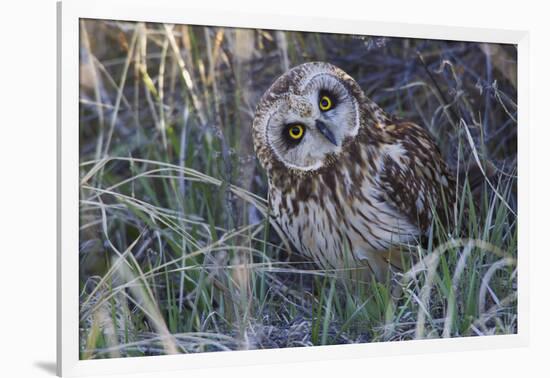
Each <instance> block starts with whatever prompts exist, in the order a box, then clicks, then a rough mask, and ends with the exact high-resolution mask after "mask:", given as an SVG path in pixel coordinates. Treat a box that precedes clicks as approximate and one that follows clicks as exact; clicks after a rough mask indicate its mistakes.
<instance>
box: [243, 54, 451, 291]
mask: <svg viewBox="0 0 550 378" xmlns="http://www.w3.org/2000/svg"><path fill="white" fill-rule="evenodd" d="M325 97H326V98H325ZM325 108H326V110H325ZM253 132H254V144H255V150H256V153H257V156H258V158H259V160H260V162H261V164H262V166H263V167H264V168H265V169H266V171H267V175H268V178H269V204H270V210H271V213H272V216H273V217H274V218H275V219H276V220H277V222H278V224H279V225H280V227H281V229H282V230H283V231H284V232H285V234H286V235H287V236H288V238H289V240H290V241H291V242H292V243H293V244H294V246H295V247H296V248H297V249H298V250H299V251H300V252H301V253H302V254H304V255H306V256H308V257H310V258H312V259H313V260H314V261H316V262H317V263H318V264H319V265H320V266H321V267H323V268H335V269H343V268H349V267H356V268H357V267H359V268H360V267H365V268H367V269H368V271H370V273H374V274H375V276H376V278H377V279H379V280H382V279H384V277H385V274H386V272H387V269H388V252H389V251H392V250H394V249H395V248H394V247H395V246H396V245H398V244H401V243H410V242H414V241H415V240H417V239H418V238H419V237H420V236H422V235H423V234H425V233H426V232H427V231H428V230H429V227H430V226H431V224H432V220H433V218H434V217H433V214H435V213H437V214H438V216H439V217H438V218H439V219H441V220H443V222H445V223H448V220H449V217H450V216H451V214H452V211H451V210H452V206H453V203H454V200H455V184H454V179H453V177H452V175H450V174H449V171H448V169H447V167H446V164H445V162H444V160H443V158H442V156H441V153H440V152H439V149H438V148H437V146H436V145H435V143H434V141H433V140H432V138H431V136H430V135H429V133H428V132H427V131H426V130H424V129H423V128H422V127H420V126H418V125H415V124H413V123H410V122H406V121H401V120H398V119H396V118H393V117H390V116H388V115H387V114H386V113H385V112H384V111H382V110H381V109H380V108H379V107H378V106H377V105H376V104H375V103H374V102H372V101H371V100H370V99H368V98H367V97H366V96H365V95H364V93H363V91H362V90H361V88H360V87H359V85H358V84H357V83H356V82H355V81H354V80H353V79H352V78H351V77H350V76H349V75H347V74H346V73H345V72H343V71H342V70H340V69H339V68H337V67H335V66H333V65H330V64H328V63H321V62H314V63H305V64H302V65H300V66H297V67H295V68H293V69H291V70H290V71H288V72H287V73H285V74H284V75H283V76H281V77H280V78H278V79H277V80H276V81H275V82H274V84H273V85H272V86H271V88H270V89H269V90H267V92H266V93H265V94H264V96H263V98H262V99H261V101H260V103H259V105H258V107H257V110H256V116H255V119H254V125H253ZM300 132H301V133H300ZM298 137H299V138H298Z"/></svg>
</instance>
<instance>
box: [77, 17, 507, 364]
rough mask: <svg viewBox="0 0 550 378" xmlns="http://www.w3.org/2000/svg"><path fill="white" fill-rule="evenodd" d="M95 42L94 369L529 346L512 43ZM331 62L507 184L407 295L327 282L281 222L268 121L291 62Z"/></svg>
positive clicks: (90, 115)
mask: <svg viewBox="0 0 550 378" xmlns="http://www.w3.org/2000/svg"><path fill="white" fill-rule="evenodd" d="M81 30H82V33H81V38H82V39H81V47H82V48H81V51H82V52H81V63H80V64H81V93H80V98H81V107H80V125H79V127H80V162H81V164H80V177H81V182H80V183H79V185H80V251H79V254H80V255H79V256H80V339H81V342H80V356H81V358H83V359H88V358H109V357H120V356H144V355H159V354H166V353H195V352H206V351H220V350H239V349H255V348H274V347H295V346H310V345H330V344H341V343H355V342H380V341H392V340H411V339H418V338H437V337H458V336H481V335H492V334H509V333H515V332H516V331H517V309H516V306H517V298H516V293H517V272H516V257H517V216H516V214H515V213H516V212H517V210H516V209H517V205H516V202H517V201H516V187H517V177H516V168H515V167H516V163H515V156H516V143H515V137H516V124H515V120H514V114H515V112H516V108H517V106H516V105H515V84H514V78H513V77H509V75H508V76H506V75H505V74H504V72H508V71H504V70H503V71H502V72H501V71H499V70H498V69H497V68H495V67H497V62H499V60H500V61H501V62H500V63H499V64H511V65H514V64H515V50H514V48H513V46H497V47H498V49H497V47H494V48H495V49H497V50H495V51H496V52H495V53H494V54H492V55H490V56H489V55H487V54H485V53H483V51H484V50H483V49H482V48H481V47H480V46H479V45H477V44H468V43H460V42H444V41H421V40H400V39H387V38H368V37H348V36H333V35H327V34H308V33H298V32H281V33H276V32H272V31H255V30H250V31H245V30H240V31H236V30H234V29H222V28H203V27H180V26H175V27H169V26H164V25H160V24H136V23H120V22H113V21H94V20H84V21H82V24H81ZM495 46H496V45H495ZM417 50H418V51H420V52H421V53H422V54H423V56H424V57H425V59H426V61H427V64H428V65H429V69H430V70H432V72H433V75H434V76H435V80H437V81H438V83H439V86H440V87H441V88H442V90H443V92H442V93H443V96H442V94H441V93H438V91H437V89H436V88H435V87H434V82H433V81H431V80H430V78H429V77H427V76H426V73H425V70H424V68H423V66H422V65H420V64H418V62H417V61H416V60H415V56H416V51H417ZM316 59H323V60H328V61H331V62H333V63H335V64H337V65H339V66H341V67H342V68H344V69H345V70H346V71H348V72H349V73H350V74H352V76H354V77H356V78H357V80H358V81H359V83H360V84H361V85H362V87H363V88H364V89H365V91H366V93H367V94H368V95H369V96H371V97H372V98H373V99H374V100H375V101H377V102H378V103H379V104H380V105H382V106H383V107H384V108H385V109H387V110H389V111H390V112H393V113H395V114H397V115H400V116H403V117H406V118H409V119H412V120H414V121H416V122H418V123H420V124H423V125H425V126H426V127H428V128H429V129H430V131H431V132H432V134H433V135H434V136H435V137H436V139H437V141H438V145H439V146H440V147H441V149H442V153H443V154H444V156H445V157H446V158H447V160H448V162H449V163H450V164H451V165H452V166H453V167H455V166H457V165H459V166H461V167H464V166H466V165H467V164H474V165H476V164H477V163H476V160H477V161H479V163H480V164H485V163H486V162H488V161H490V162H492V163H493V164H494V165H495V166H496V167H498V173H497V174H496V175H495V177H494V179H493V180H492V182H493V184H492V187H490V186H488V185H484V186H482V187H481V192H480V193H477V192H476V193H472V191H471V190H470V188H469V186H468V185H464V187H463V189H458V190H459V193H458V194H459V195H458V197H459V198H460V200H459V201H458V203H457V206H456V209H454V208H452V206H450V209H449V211H450V214H451V215H452V216H453V217H455V218H456V219H457V220H458V224H457V226H456V228H455V229H453V230H446V229H443V228H442V227H441V226H440V224H441V223H440V222H438V221H437V220H436V221H435V222H434V225H433V227H432V232H431V233H430V235H429V236H428V237H427V240H425V241H423V242H422V243H419V244H418V245H416V244H415V245H410V246H403V247H402V248H403V249H404V250H410V251H411V253H410V255H411V256H414V257H412V258H411V257H406V258H405V261H404V265H405V269H404V271H403V272H395V274H394V275H393V276H392V282H391V283H389V284H380V283H374V282H373V283H370V284H361V285H357V284H354V283H352V282H350V281H349V280H346V279H341V278H337V276H338V274H336V273H335V272H331V271H322V270H320V269H318V268H317V267H315V266H313V265H312V264H311V263H309V262H307V261H304V260H303V259H300V258H299V257H297V256H296V255H295V253H292V252H291V250H290V248H289V246H288V244H287V243H286V242H285V240H284V236H283V235H280V233H279V232H278V230H277V227H276V225H275V224H270V222H269V221H268V218H267V213H266V211H267V210H266V200H265V193H266V178H265V174H264V173H263V172H262V170H261V169H260V168H259V166H258V164H257V162H256V159H255V157H254V154H253V150H252V143H251V135H250V127H251V119H252V114H253V110H254V106H255V103H256V101H257V100H258V98H259V96H260V95H261V94H262V93H263V91H264V90H265V89H267V87H268V86H269V85H270V83H271V82H272V80H273V79H274V78H275V77H276V76H277V75H279V74H280V73H282V72H283V70H284V69H285V65H286V63H285V62H287V61H288V64H289V65H290V66H293V65H295V64H298V63H301V62H303V61H309V60H316ZM442 61H447V62H449V63H448V65H447V66H446V67H447V68H441V62H442ZM503 62H504V63H503ZM493 64H494V67H493V66H491V65H493ZM449 65H450V68H449ZM487 65H489V66H490V67H492V69H491V70H488V71H487V69H486V68H487ZM440 68H441V70H439V69H440ZM493 82H494V83H496V84H495V85H492V84H493ZM480 93H481V94H480ZM446 96H447V97H449V98H448V99H445V98H442V97H446ZM447 102H450V103H453V107H452V109H454V110H453V111H454V113H456V114H457V115H458V116H459V117H460V122H459V121H458V120H454V119H453V114H452V113H450V112H449V110H448V107H446V103H447ZM471 162H473V163H471ZM461 183H462V182H461ZM464 183H466V184H467V182H466V181H464ZM465 209H468V211H465Z"/></svg>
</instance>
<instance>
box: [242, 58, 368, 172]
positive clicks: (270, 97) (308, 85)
mask: <svg viewBox="0 0 550 378" xmlns="http://www.w3.org/2000/svg"><path fill="white" fill-rule="evenodd" d="M364 102H365V96H364V94H363V91H362V90H361V88H360V87H359V85H358V84H357V83H356V82H355V80H353V79H352V78H351V77H350V76H349V75H348V74H346V73H345V72H344V71H342V70H341V69H340V68H338V67H336V66H334V65H332V64H329V63H323V62H311V63H304V64H301V65H299V66H297V67H294V68H292V69H291V70H289V71H287V72H286V73H285V74H283V75H282V76H281V77H279V78H278V79H277V80H276V81H275V82H274V83H273V85H272V86H271V88H269V89H268V90H267V91H266V93H265V94H264V96H263V97H262V99H261V101H260V103H259V104H258V107H257V109H256V114H255V118H254V123H253V129H254V145H255V149H256V153H257V155H258V157H259V159H260V161H261V163H262V165H263V166H264V167H265V168H266V169H268V170H269V169H270V168H271V167H272V165H273V164H274V163H280V164H283V165H284V166H285V168H290V169H292V170H293V171H299V172H300V171H306V172H308V171H315V170H317V169H319V168H321V167H323V166H325V165H326V164H327V162H328V161H330V160H331V158H332V160H334V157H336V156H337V155H338V154H339V153H340V152H341V151H342V149H343V148H344V146H345V144H346V143H347V142H349V141H350V140H353V138H354V137H355V136H356V135H357V133H358V130H359V127H360V125H361V119H362V115H361V113H362V111H363V110H362V109H361V104H363V103H364Z"/></svg>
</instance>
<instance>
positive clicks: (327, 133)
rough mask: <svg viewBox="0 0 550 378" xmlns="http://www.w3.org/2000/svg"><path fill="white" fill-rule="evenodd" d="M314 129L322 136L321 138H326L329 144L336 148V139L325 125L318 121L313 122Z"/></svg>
mask: <svg viewBox="0 0 550 378" xmlns="http://www.w3.org/2000/svg"><path fill="white" fill-rule="evenodd" d="M315 127H317V130H319V132H320V133H321V134H323V136H324V137H325V138H327V139H328V140H329V142H330V143H332V144H334V145H335V146H338V143H336V138H335V137H334V134H333V133H332V131H330V129H329V128H328V127H327V125H325V123H324V122H323V121H319V120H317V121H315Z"/></svg>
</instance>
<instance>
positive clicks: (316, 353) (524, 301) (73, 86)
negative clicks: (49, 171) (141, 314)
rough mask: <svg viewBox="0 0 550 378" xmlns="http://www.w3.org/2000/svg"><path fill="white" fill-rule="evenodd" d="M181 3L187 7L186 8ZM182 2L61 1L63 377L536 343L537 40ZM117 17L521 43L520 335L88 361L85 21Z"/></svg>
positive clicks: (60, 328)
mask: <svg viewBox="0 0 550 378" xmlns="http://www.w3.org/2000/svg"><path fill="white" fill-rule="evenodd" d="M180 3H181V2H180ZM180 3H178V2H177V1H168V0H159V1H147V0H117V1H111V2H100V1H86V2H81V1H63V2H62V3H61V2H60V3H58V46H59V50H58V68H57V77H58V93H57V98H58V135H57V140H58V155H57V164H58V168H57V169H58V177H57V183H58V188H57V195H58V203H59V208H58V214H57V224H58V235H57V249H58V251H57V253H58V256H57V291H58V293H57V298H58V301H57V310H58V314H57V333H58V335H57V372H58V374H59V375H62V376H83V375H99V374H120V373H135V372H139V373H148V372H156V371H174V370H182V369H192V368H201V367H206V366H208V367H228V366H241V365H251V364H264V363H273V362H287V363H288V362H298V361H310V360H327V359H345V358H364V357H369V356H382V355H385V356H389V355H399V354H412V353H434V352H442V351H445V352H451V351H466V350H481V349H492V348H509V347H519V346H525V345H527V344H528V334H529V322H528V318H529V311H528V309H529V294H528V293H529V280H528V276H529V272H528V265H529V246H528V229H529V219H528V214H527V208H528V202H529V198H528V194H527V191H528V182H529V169H528V153H527V151H528V148H529V146H528V128H529V119H528V107H529V100H528V88H527V86H528V74H529V73H528V66H529V60H528V59H529V36H528V33H527V32H524V31H512V30H491V29H474V28H460V27H447V26H434V25H414V24H397V23H395V24H394V23H379V22H369V21H367V20H365V21H357V20H342V19H321V18H310V17H305V16H292V17H289V16H281V15H275V14H267V13H266V14H261V13H247V12H245V11H234V12H225V11H224V12H212V11H204V10H200V9H193V8H189V7H187V6H185V5H183V3H181V4H180ZM80 18H93V19H116V20H130V21H150V22H163V23H177V24H193V25H216V26H227V27H246V28H269V29H278V30H297V31H313V32H331V33H346V34H363V35H377V36H388V37H410V38H427V39H446V40H461V41H483V42H492V43H511V44H516V45H517V49H518V50H517V51H518V104H519V113H518V171H519V177H521V179H520V180H519V184H518V202H519V221H518V224H519V240H518V298H519V299H518V332H517V334H514V335H502V336H484V337H467V338H454V339H435V340H419V341H406V342H382V343H372V344H352V345H337V346H323V347H311V348H287V349H278V350H253V351H234V352H224V353H200V354H189V355H167V356H159V357H133V358H118V359H103V360H79V353H78V350H79V349H78V348H79V334H78V333H79V311H78V310H79V303H78V298H79V292H78V272H79V269H78V267H79V264H78V254H77V253H76V251H78V227H79V218H78V206H79V192H78V184H77V183H78V182H79V176H78V164H79V163H78V153H79V138H78V127H75V125H78V97H79V67H78V59H79V50H78V48H79V19H80Z"/></svg>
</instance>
